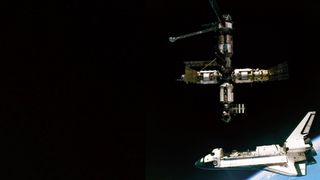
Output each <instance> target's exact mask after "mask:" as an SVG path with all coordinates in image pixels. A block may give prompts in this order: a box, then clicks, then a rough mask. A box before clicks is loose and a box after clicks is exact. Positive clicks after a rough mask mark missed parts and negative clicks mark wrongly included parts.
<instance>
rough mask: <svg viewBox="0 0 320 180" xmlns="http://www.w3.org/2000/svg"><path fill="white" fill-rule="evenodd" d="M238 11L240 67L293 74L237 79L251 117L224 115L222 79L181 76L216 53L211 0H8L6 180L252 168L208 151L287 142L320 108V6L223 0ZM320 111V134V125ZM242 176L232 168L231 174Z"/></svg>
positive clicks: (3, 51)
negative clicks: (203, 28)
mask: <svg viewBox="0 0 320 180" xmlns="http://www.w3.org/2000/svg"><path fill="white" fill-rule="evenodd" d="M219 5H220V8H221V10H222V11H223V12H229V13H231V15H232V16H233V19H234V21H235V24H234V26H235V34H234V41H235V45H234V57H233V65H234V67H261V68H263V67H269V66H272V65H275V64H277V63H280V62H282V61H285V60H286V61H288V62H289V68H290V69H289V71H290V80H288V81H283V82H272V83H264V84H254V85H253V86H252V87H251V86H250V85H241V86H236V88H235V99H236V101H237V102H244V103H246V104H247V107H248V111H247V114H246V115H245V116H243V117H239V118H237V119H235V120H234V121H233V122H231V123H229V124H224V123H223V122H221V121H219V120H218V119H217V116H218V111H217V110H216V108H217V102H218V88H217V87H215V86H195V85H191V86H189V85H188V86H186V85H185V84H183V83H181V82H176V81H175V79H176V78H177V77H179V76H180V74H181V73H183V61H185V60H197V59H199V60H202V59H211V57H212V55H213V48H214V46H215V42H216V41H215V39H213V37H214V35H213V34H207V35H203V36H199V37H196V38H191V39H189V40H183V41H180V42H177V43H176V44H169V42H168V41H167V39H168V36H169V35H176V34H180V33H186V32H190V31H193V30H198V28H200V25H201V24H203V23H208V22H211V21H212V20H214V18H213V13H212V12H211V10H210V8H209V6H208V2H207V1H206V0H205V1H199V2H193V1H182V0H177V1H168V0H162V1H160V0H153V1H144V2H137V1H128V2H127V1H118V2H115V1H101V0H93V1H79V0H67V1H63V2H60V1H25V2H19V3H17V2H7V1H1V3H0V9H1V12H0V14H1V17H0V20H1V21H0V22H1V30H0V32H1V36H0V37H1V38H0V45H1V46H0V55H1V61H0V62H1V64H0V69H1V71H0V72H1V88H0V89H1V93H0V94H1V97H0V102H1V108H0V128H1V129H0V133H1V136H0V142H1V148H0V149H1V159H0V162H1V164H2V165H3V168H1V171H0V172H1V173H0V176H1V179H21V178H23V179H143V178H146V179H150V180H154V179H159V180H160V179H161V180H163V179H165V180H169V179H219V178H220V179H221V178H222V177H224V178H226V177H228V178H229V179H231V178H236V179H243V178H246V177H248V176H249V175H251V174H253V173H254V172H252V171H235V172H232V173H230V172H224V171H221V172H215V171H214V172H210V171H202V170H198V169H196V168H195V167H194V166H193V164H194V162H195V161H196V160H197V159H198V158H200V157H201V156H203V155H204V154H206V153H208V152H209V151H210V150H211V149H212V148H214V147H224V148H226V149H233V148H234V149H247V148H254V146H255V145H259V144H269V143H281V142H282V141H283V140H285V138H286V136H287V135H288V134H289V133H290V132H291V130H292V129H293V128H294V127H295V126H296V124H297V123H298V122H299V121H300V120H301V118H302V117H303V116H304V115H305V113H306V112H307V111H309V110H316V111H318V109H319V105H318V104H319V101H320V97H319V96H320V95H319V93H318V92H319V89H320V88H319V84H318V83H319V79H318V78H319V75H318V71H319V70H318V69H319V68H318V65H319V62H318V61H319V60H318V54H317V53H318V51H319V50H318V47H319V46H318V40H319V33H318V32H319V23H320V22H319V14H318V12H317V11H318V10H319V8H320V6H319V4H318V3H316V1H314V2H308V3H307V2H297V3H296V2H292V1H287V0H284V1H274V0H271V1H253V0H246V1H231V0H225V1H221V2H220V1H219ZM317 120H319V118H316V119H315V122H314V126H313V127H312V130H311V131H312V132H311V134H310V135H311V137H315V136H316V135H318V134H319V131H318V129H319V121H317ZM226 175H228V176H226Z"/></svg>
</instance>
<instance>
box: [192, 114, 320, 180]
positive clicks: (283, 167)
mask: <svg viewBox="0 0 320 180" xmlns="http://www.w3.org/2000/svg"><path fill="white" fill-rule="evenodd" d="M314 116H315V112H314V111H312V112H308V113H307V115H306V116H305V117H304V118H303V119H302V121H301V122H300V123H299V125H298V126H297V127H296V128H295V130H294V131H293V132H292V133H291V135H290V136H289V137H288V139H287V140H286V142H285V143H284V146H282V147H281V146H280V145H278V144H272V145H263V146H257V147H256V149H255V150H254V151H249V150H248V151H244V152H239V151H235V150H234V151H232V152H231V153H226V152H224V151H223V149H222V148H215V149H213V150H212V152H211V153H210V154H208V155H206V156H204V157H203V158H201V159H200V160H198V161H197V162H196V163H195V165H196V166H197V167H199V168H201V169H207V170H224V169H225V168H228V169H263V170H267V171H271V172H275V173H279V174H283V175H287V176H304V175H306V174H307V165H310V164H315V163H316V161H315V159H314V158H313V156H316V152H315V150H314V148H313V147H312V144H310V142H309V141H308V139H306V136H307V135H308V133H309V130H310V127H311V124H312V122H313V119H314Z"/></svg>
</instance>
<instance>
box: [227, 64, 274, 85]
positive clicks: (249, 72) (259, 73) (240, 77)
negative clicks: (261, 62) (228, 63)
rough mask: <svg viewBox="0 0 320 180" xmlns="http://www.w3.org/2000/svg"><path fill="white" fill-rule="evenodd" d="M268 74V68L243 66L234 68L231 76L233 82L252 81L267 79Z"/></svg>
mask: <svg viewBox="0 0 320 180" xmlns="http://www.w3.org/2000/svg"><path fill="white" fill-rule="evenodd" d="M269 75H270V73H269V70H265V69H252V68H244V69H235V70H234V71H233V74H232V78H233V81H234V82H235V83H253V82H264V81H268V80H269Z"/></svg>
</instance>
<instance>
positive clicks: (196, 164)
mask: <svg viewBox="0 0 320 180" xmlns="http://www.w3.org/2000/svg"><path fill="white" fill-rule="evenodd" d="M201 159H203V158H201ZM201 159H199V160H198V161H196V163H194V165H195V166H197V168H201V166H202V164H203V163H202V162H201Z"/></svg>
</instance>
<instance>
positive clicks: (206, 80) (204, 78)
mask: <svg viewBox="0 0 320 180" xmlns="http://www.w3.org/2000/svg"><path fill="white" fill-rule="evenodd" d="M221 76H222V75H221V73H220V72H219V71H217V70H208V71H199V72H198V77H199V79H200V84H217V83H218V80H219V78H221Z"/></svg>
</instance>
